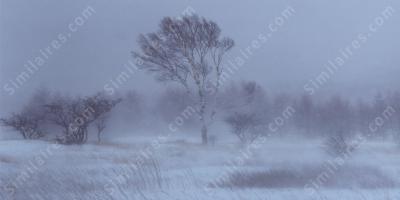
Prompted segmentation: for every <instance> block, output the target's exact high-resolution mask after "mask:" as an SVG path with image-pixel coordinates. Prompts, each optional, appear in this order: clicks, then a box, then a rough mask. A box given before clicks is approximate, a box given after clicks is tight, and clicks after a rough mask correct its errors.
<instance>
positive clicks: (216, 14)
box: [0, 0, 400, 113]
mask: <svg viewBox="0 0 400 200" xmlns="http://www.w3.org/2000/svg"><path fill="white" fill-rule="evenodd" d="M88 6H91V7H92V8H93V9H94V11H95V12H94V13H93V15H92V16H90V17H89V18H88V19H87V20H86V21H85V24H84V25H82V26H80V27H79V30H77V31H76V32H73V33H72V36H71V37H70V38H69V39H68V41H66V42H65V43H64V44H63V45H62V46H61V47H60V48H59V49H57V50H56V51H55V52H54V53H53V54H52V55H50V56H49V58H48V59H46V60H45V62H44V64H43V65H42V66H40V69H39V70H38V71H35V72H34V73H33V74H32V75H30V76H29V78H27V79H26V81H24V83H23V84H22V85H20V87H18V88H16V87H14V86H12V84H11V83H10V81H11V80H14V81H15V80H16V78H17V76H18V75H19V74H20V73H21V72H23V71H24V70H25V71H26V67H25V66H24V65H25V64H26V63H27V62H28V61H29V60H32V59H34V58H35V57H36V56H39V55H40V50H41V49H44V48H45V47H47V46H49V45H50V44H51V41H52V40H54V39H56V38H57V35H58V34H59V33H64V32H67V31H68V24H69V23H70V22H71V21H73V20H74V18H75V17H77V16H79V15H80V14H81V12H82V10H84V9H85V8H87V7H88ZM288 6H290V7H292V8H293V10H294V13H293V16H290V17H289V18H288V19H287V20H285V22H284V24H283V25H282V26H281V27H279V29H278V30H277V31H276V32H273V34H272V36H271V38H270V39H269V40H268V41H267V42H266V43H263V44H261V46H260V47H259V48H257V49H254V50H253V51H252V54H251V55H250V56H249V58H248V59H245V62H244V64H243V66H241V67H240V69H239V70H238V71H237V72H235V73H234V74H233V75H232V76H230V77H229V80H232V81H236V80H255V81H257V82H258V83H260V84H262V85H263V86H264V87H265V88H266V89H267V90H268V91H272V92H274V91H276V92H293V93H302V92H304V89H303V86H304V85H305V84H307V83H308V82H309V81H310V80H311V79H315V77H316V76H318V74H319V73H321V71H322V70H323V69H324V68H325V67H324V65H325V64H326V63H327V62H328V61H329V60H331V59H335V58H336V57H337V56H338V55H339V51H340V49H343V48H345V47H346V46H349V45H351V42H352V41H353V40H354V39H355V38H357V35H358V34H359V33H365V32H368V31H369V30H368V29H369V24H370V23H371V22H373V21H374V19H375V17H377V16H379V15H380V14H381V13H382V11H383V10H385V8H387V7H388V6H392V7H393V8H394V10H395V11H396V10H397V8H398V7H399V6H400V3H399V2H396V1H374V0H368V1H363V0H355V1H350V2H349V1H346V0H341V1H311V0H307V1H301V2H298V1H278V0H274V1H271V0H270V1H249V2H231V1H227V0H224V1H218V2H215V1H209V0H207V1H179V0H177V1H168V2H159V1H153V0H151V1H147V0H146V1H145V0H142V1H136V0H135V1H133V0H132V1H127V0H124V1H117V2H110V1H104V0H101V1H63V2H54V1H51V0H39V1H34V2H32V1H27V0H25V1H22V0H12V1H11V0H10V1H8V0H6V1H2V2H1V12H0V14H1V21H0V23H1V37H0V40H1V49H0V51H1V52H0V55H1V59H0V66H1V76H0V78H1V85H2V90H1V99H2V100H1V105H2V109H1V113H5V112H7V113H8V112H10V111H12V110H13V109H15V106H19V105H21V104H22V103H23V102H25V101H26V98H27V97H28V96H29V95H30V94H31V93H32V91H33V90H34V89H35V88H38V87H40V86H46V87H48V88H50V89H53V90H58V91H62V92H66V93H70V94H85V93H93V92H95V91H98V90H102V89H103V88H104V86H105V85H106V84H110V80H113V79H115V78H116V77H117V76H118V75H119V74H120V73H121V71H123V70H124V69H125V68H124V65H127V63H129V61H130V60H132V56H131V51H133V50H136V49H137V43H136V40H137V36H138V35H139V34H140V33H147V32H150V31H153V30H154V29H155V28H156V27H157V25H158V24H159V21H160V19H161V18H162V17H164V16H176V17H179V16H180V15H181V14H182V12H184V11H185V9H188V8H190V9H192V10H193V11H194V12H195V13H197V14H199V15H201V16H205V17H207V18H209V19H212V20H214V21H216V22H217V23H218V24H219V25H220V27H221V29H222V34H223V35H226V36H229V37H231V38H232V39H234V40H235V43H236V46H235V48H233V50H232V51H231V52H230V53H229V56H228V57H229V58H231V59H233V58H235V57H237V56H240V55H241V53H240V50H242V49H245V48H246V47H248V46H251V44H252V41H253V40H257V37H258V35H259V34H263V33H266V32H267V31H268V25H269V24H270V23H272V22H273V21H274V19H275V18H276V17H279V16H280V15H281V12H282V11H283V10H285V9H286V8H287V7H288ZM399 20H400V18H399V17H398V16H397V13H396V12H395V13H394V14H393V16H391V17H390V18H388V19H387V20H385V21H384V24H383V25H382V26H380V27H379V29H378V31H377V32H376V33H374V34H373V36H371V37H370V38H369V39H368V41H367V42H365V43H364V44H362V46H361V47H360V48H359V49H357V50H356V51H355V52H354V54H353V55H352V56H351V57H350V58H349V59H348V60H347V61H346V63H345V64H344V65H343V66H341V67H340V69H339V70H338V71H337V73H335V74H334V75H333V76H331V77H330V79H329V80H328V81H327V83H326V84H324V85H323V87H322V89H320V90H318V92H316V94H317V95H321V94H331V93H340V94H345V95H351V96H354V97H371V96H373V94H374V93H375V92H376V91H378V90H380V91H385V90H394V89H398V85H399V79H398V77H397V76H398V74H399V72H400V68H399V67H398V64H399V61H400V58H399V56H398V55H397V54H398V52H399V50H400V49H399V48H400V45H399V44H400V42H399V40H398V39H397V36H398V35H399V33H400V28H399V26H397V25H398V24H399ZM7 84H8V85H7ZM6 85H7V86H6ZM6 87H8V89H10V87H12V88H13V89H14V90H15V92H13V94H12V95H10V91H9V90H7V89H6ZM163 88H164V87H163V85H161V84H159V83H157V82H156V81H154V78H153V76H151V75H149V74H147V73H144V72H142V71H140V70H136V71H135V72H134V74H132V76H131V77H130V78H129V79H128V80H127V81H126V82H125V83H124V84H121V85H120V87H119V88H118V90H127V89H135V90H139V91H145V92H146V93H149V94H153V93H158V92H159V91H162V90H163Z"/></svg>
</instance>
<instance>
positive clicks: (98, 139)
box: [97, 131, 101, 144]
mask: <svg viewBox="0 0 400 200" xmlns="http://www.w3.org/2000/svg"><path fill="white" fill-rule="evenodd" d="M100 142H101V132H100V131H99V132H97V143H99V144H100Z"/></svg>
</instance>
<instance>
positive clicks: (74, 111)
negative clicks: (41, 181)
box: [46, 94, 121, 144]
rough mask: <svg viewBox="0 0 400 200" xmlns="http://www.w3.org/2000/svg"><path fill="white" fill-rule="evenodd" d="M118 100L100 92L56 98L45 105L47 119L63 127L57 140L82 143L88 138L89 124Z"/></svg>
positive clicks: (118, 100) (106, 111) (108, 110)
mask: <svg viewBox="0 0 400 200" xmlns="http://www.w3.org/2000/svg"><path fill="white" fill-rule="evenodd" d="M120 101H121V100H120V99H117V100H112V99H108V98H106V97H105V96H104V95H102V94H96V95H94V96H90V97H86V98H75V99H73V98H72V99H71V98H65V97H64V98H56V100H55V101H54V102H52V103H50V104H48V105H46V107H47V108H48V113H49V120H50V121H51V122H53V123H54V124H55V125H58V126H61V127H62V129H63V137H62V138H61V139H59V142H61V143H64V144H83V143H85V142H86V141H87V138H88V127H89V125H90V124H92V123H93V122H95V121H96V120H97V119H99V118H100V117H102V116H103V115H105V114H106V113H108V112H110V111H111V109H112V108H113V107H114V106H115V105H116V104H117V103H119V102H120ZM104 122H105V121H104ZM103 125H105V124H103Z"/></svg>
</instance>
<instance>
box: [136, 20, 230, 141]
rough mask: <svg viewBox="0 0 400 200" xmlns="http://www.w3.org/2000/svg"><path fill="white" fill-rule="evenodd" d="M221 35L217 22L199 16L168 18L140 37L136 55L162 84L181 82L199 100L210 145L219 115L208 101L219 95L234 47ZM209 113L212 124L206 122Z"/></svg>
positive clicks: (201, 116)
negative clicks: (212, 127)
mask: <svg viewBox="0 0 400 200" xmlns="http://www.w3.org/2000/svg"><path fill="white" fill-rule="evenodd" d="M220 33H221V30H220V28H219V27H218V25H217V24H216V23H215V22H213V21H209V20H206V19H204V18H200V17H199V16H196V15H192V16H184V17H182V18H179V19H175V18H170V17H166V18H164V19H163V20H162V21H161V24H160V29H159V30H158V31H157V32H154V33H149V34H146V35H140V37H139V45H140V52H133V56H134V57H135V58H137V59H139V60H140V61H141V62H142V65H141V67H142V68H143V69H145V70H147V71H149V72H153V73H155V74H156V75H157V79H158V80H159V81H172V82H177V83H179V84H180V85H182V86H183V87H184V88H185V89H186V90H187V91H188V93H189V94H192V95H194V96H196V97H197V99H198V102H199V112H198V114H199V119H200V122H201V124H202V127H201V138H202V143H203V144H207V130H208V126H209V123H211V122H212V119H213V117H214V115H215V109H212V108H211V109H209V108H210V104H211V102H209V101H208V100H209V99H210V98H209V97H210V96H213V95H214V96H215V94H217V93H218V89H219V86H220V79H221V74H222V72H223V67H222V65H221V62H222V59H223V57H224V55H225V54H226V52H227V51H229V50H230V49H231V48H232V47H233V45H234V42H233V40H232V39H229V38H221V37H220ZM139 64H140V63H139ZM207 113H209V116H210V117H209V119H210V122H207V121H206V115H207V116H208V114H207Z"/></svg>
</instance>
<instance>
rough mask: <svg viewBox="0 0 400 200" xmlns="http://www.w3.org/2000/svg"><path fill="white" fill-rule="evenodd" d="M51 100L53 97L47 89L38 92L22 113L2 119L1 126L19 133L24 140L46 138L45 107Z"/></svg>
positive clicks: (0, 120)
mask: <svg viewBox="0 0 400 200" xmlns="http://www.w3.org/2000/svg"><path fill="white" fill-rule="evenodd" d="M50 98H51V95H50V92H49V91H48V90H47V89H45V88H40V89H38V90H36V91H35V92H34V93H33V95H32V97H31V98H30V99H29V101H28V103H27V105H25V106H24V107H23V108H22V110H21V111H20V112H18V113H13V114H12V115H11V116H10V117H8V118H3V119H0V122H1V124H2V125H3V126H7V127H11V128H13V129H14V130H16V131H18V132H19V133H20V134H21V135H22V137H23V138H24V139H39V138H42V137H44V136H45V135H46V134H45V131H44V129H43V125H44V124H45V123H46V113H45V109H44V107H43V105H44V104H45V103H46V102H48V101H50Z"/></svg>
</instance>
